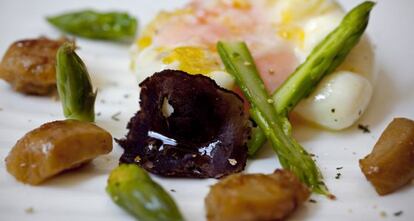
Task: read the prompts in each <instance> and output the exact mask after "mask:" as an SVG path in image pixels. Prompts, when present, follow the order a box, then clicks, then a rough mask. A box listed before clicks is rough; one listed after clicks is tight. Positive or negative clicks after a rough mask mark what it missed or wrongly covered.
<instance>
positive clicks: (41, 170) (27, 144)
mask: <svg viewBox="0 0 414 221" xmlns="http://www.w3.org/2000/svg"><path fill="white" fill-rule="evenodd" d="M111 150H112V136H111V135H110V134H109V133H108V132H107V131H105V130H104V129H102V128H100V127H98V126H96V125H95V124H92V123H88V122H81V121H77V120H64V121H54V122H50V123H46V124H44V125H42V126H40V127H39V128H36V129H34V130H32V131H30V132H29V133H27V134H26V135H24V136H23V138H21V139H20V140H19V141H17V143H16V145H15V146H14V147H13V149H12V150H11V151H10V153H9V155H8V156H7V158H6V167H7V171H8V172H9V173H10V174H11V175H13V176H14V177H15V178H16V179H17V180H19V181H21V182H23V183H28V184H31V185H37V184H40V183H41V182H43V181H44V180H46V179H47V178H49V177H52V176H54V175H56V174H58V173H60V172H62V171H64V170H68V169H72V168H75V167H78V166H80V165H82V164H84V163H86V162H89V161H90V160H92V159H94V158H95V157H97V156H99V155H102V154H107V153H109V152H111Z"/></svg>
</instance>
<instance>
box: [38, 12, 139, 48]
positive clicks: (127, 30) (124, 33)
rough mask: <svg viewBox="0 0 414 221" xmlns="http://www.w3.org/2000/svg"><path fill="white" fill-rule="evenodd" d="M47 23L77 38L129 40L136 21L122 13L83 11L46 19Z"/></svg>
mask: <svg viewBox="0 0 414 221" xmlns="http://www.w3.org/2000/svg"><path fill="white" fill-rule="evenodd" d="M46 19H47V21H48V22H49V23H50V24H52V25H54V26H55V27H57V28H59V29H60V30H62V31H64V32H68V33H71V34H74V35H77V36H81V37H85V38H91V39H104V40H114V41H119V40H125V39H127V40H130V39H133V37H135V34H136V31H137V23H138V22H137V19H136V18H134V17H132V16H130V15H128V14H127V13H122V12H107V13H102V12H96V11H92V10H83V11H76V12H69V13H65V14H61V15H57V16H50V17H47V18H46Z"/></svg>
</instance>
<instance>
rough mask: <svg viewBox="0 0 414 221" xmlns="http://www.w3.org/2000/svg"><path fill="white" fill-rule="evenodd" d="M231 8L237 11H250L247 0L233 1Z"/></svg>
mask: <svg viewBox="0 0 414 221" xmlns="http://www.w3.org/2000/svg"><path fill="white" fill-rule="evenodd" d="M233 7H234V8H237V9H241V10H243V9H250V7H251V5H250V3H249V2H248V1H247V0H233Z"/></svg>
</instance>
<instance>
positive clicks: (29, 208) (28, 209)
mask: <svg viewBox="0 0 414 221" xmlns="http://www.w3.org/2000/svg"><path fill="white" fill-rule="evenodd" d="M24 211H25V212H26V213H28V214H31V213H34V209H33V207H28V208H26V209H25V210H24Z"/></svg>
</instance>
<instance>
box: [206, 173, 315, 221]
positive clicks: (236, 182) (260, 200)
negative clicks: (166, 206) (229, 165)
mask: <svg viewBox="0 0 414 221" xmlns="http://www.w3.org/2000/svg"><path fill="white" fill-rule="evenodd" d="M309 195H310V192H309V189H308V188H307V187H306V186H305V185H304V184H303V183H301V182H300V181H299V179H298V178H297V177H296V176H295V175H294V174H293V173H291V172H290V171H287V170H276V171H275V172H274V173H273V174H270V175H265V174H234V175H230V176H228V177H226V178H224V179H222V180H221V181H220V182H218V183H217V184H215V185H214V186H212V187H211V189H210V192H209V194H208V195H207V197H206V199H205V204H206V209H207V219H208V220H209V221H254V220H281V219H284V218H286V217H287V216H288V215H289V214H291V213H292V212H293V211H294V210H295V209H296V208H297V207H298V206H299V205H300V204H301V203H303V202H304V201H305V200H306V199H308V197H309Z"/></svg>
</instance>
